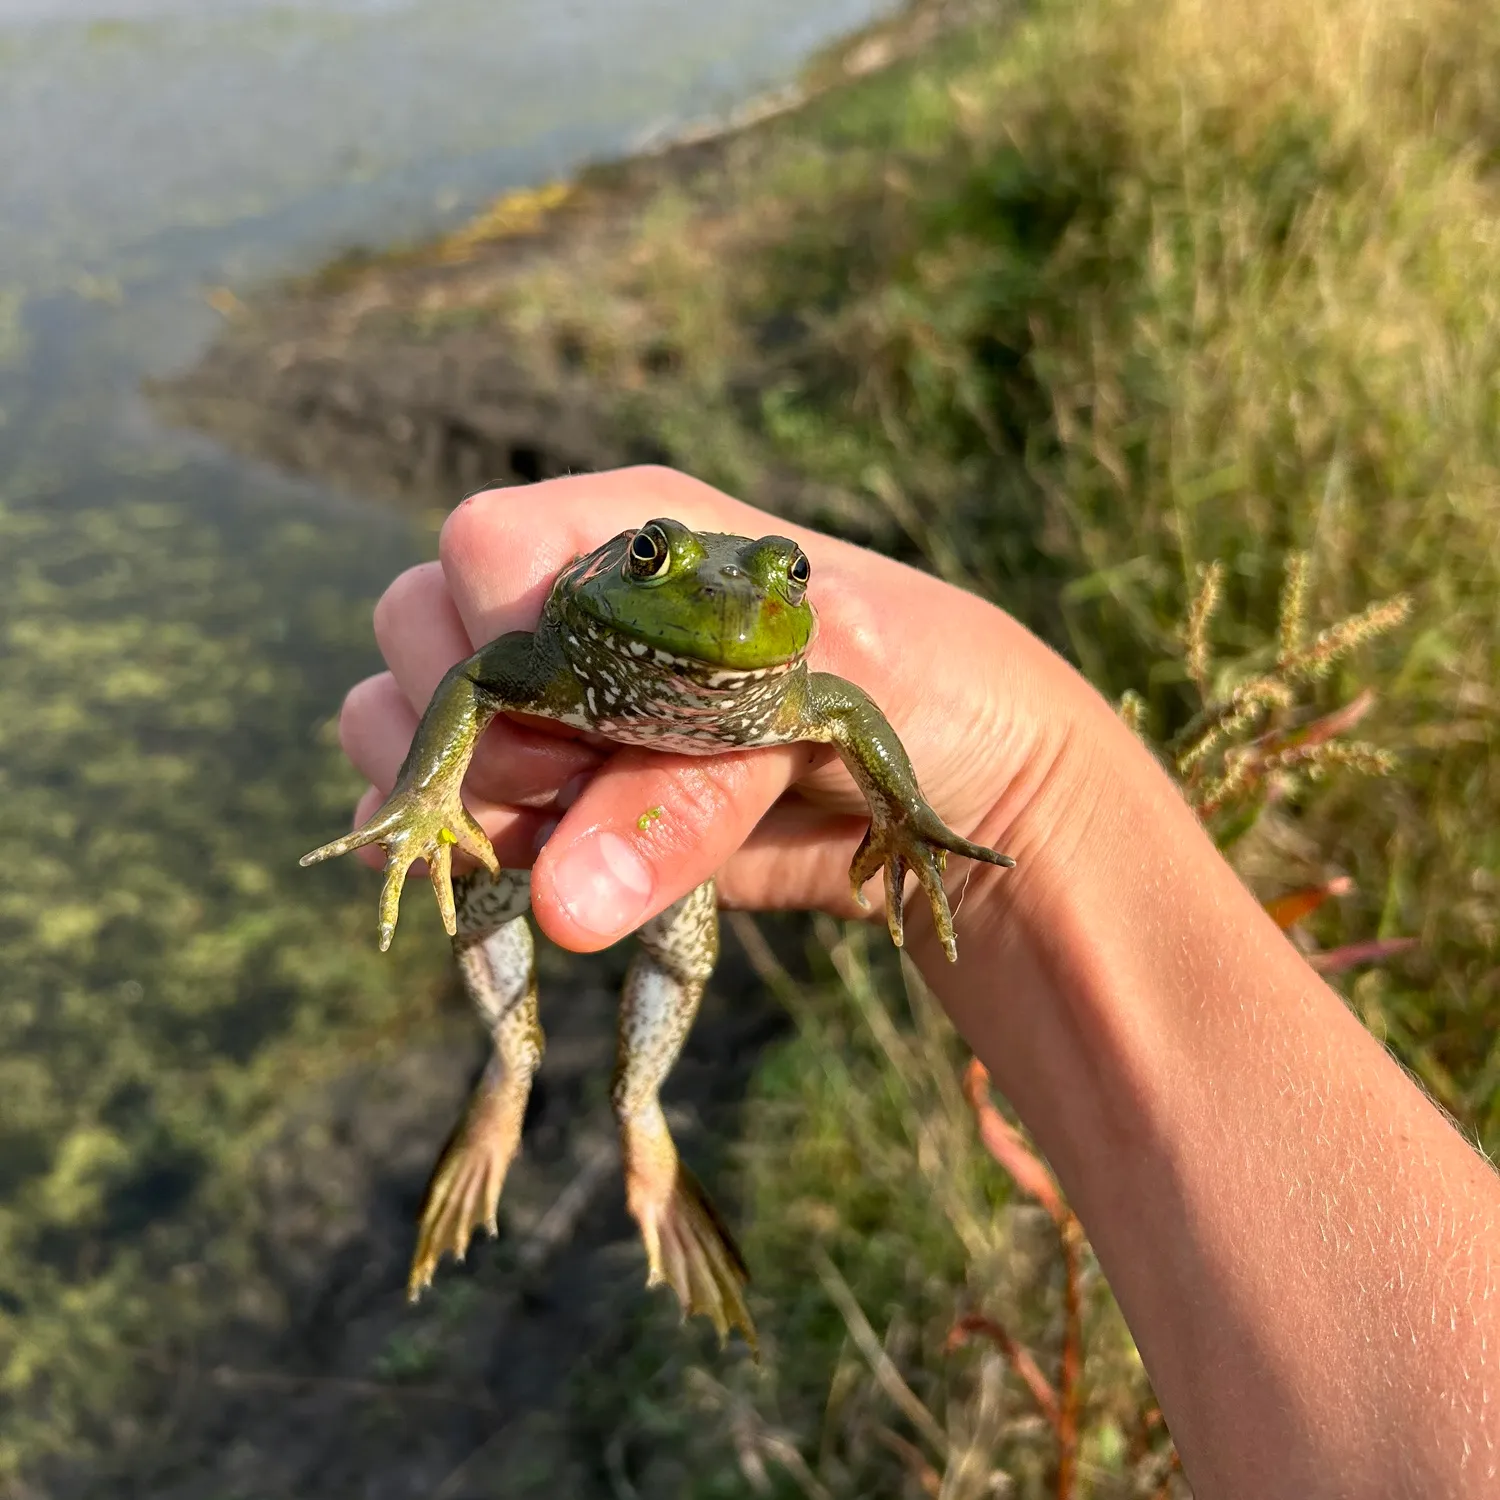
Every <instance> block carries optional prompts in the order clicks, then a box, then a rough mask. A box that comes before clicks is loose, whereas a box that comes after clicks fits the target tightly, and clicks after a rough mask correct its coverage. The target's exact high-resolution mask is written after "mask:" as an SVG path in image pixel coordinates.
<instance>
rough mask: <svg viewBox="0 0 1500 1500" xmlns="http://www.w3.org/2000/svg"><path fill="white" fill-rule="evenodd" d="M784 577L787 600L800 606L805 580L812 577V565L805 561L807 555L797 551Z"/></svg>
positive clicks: (805, 588) (805, 587)
mask: <svg viewBox="0 0 1500 1500" xmlns="http://www.w3.org/2000/svg"><path fill="white" fill-rule="evenodd" d="M786 577H787V591H786V596H787V598H788V600H790V601H791V603H793V604H800V603H801V602H802V596H803V595H804V594H805V593H806V592H807V580H808V579H809V578H811V577H812V564H811V563H810V562H808V560H807V553H805V552H803V551H801V550H800V549H799V550H798V552H797V555H796V556H795V557H794V558H793V559H792V561H791V566H790V567H788V568H787V570H786Z"/></svg>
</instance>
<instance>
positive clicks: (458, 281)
mask: <svg viewBox="0 0 1500 1500" xmlns="http://www.w3.org/2000/svg"><path fill="white" fill-rule="evenodd" d="M983 9H984V6H983V4H982V0H910V3H909V4H908V5H907V6H906V7H904V8H903V9H902V10H900V11H898V12H897V13H896V14H895V15H894V16H892V17H890V18H888V19H887V20H885V21H882V22H878V23H876V24H875V25H873V26H870V27H867V28H865V29H863V30H861V31H858V32H855V33H853V34H852V35H850V36H848V37H845V38H843V39H842V40H840V41H839V42H836V43H834V44H833V45H832V46H829V47H827V48H825V49H823V50H822V51H820V52H819V53H816V54H815V55H814V56H813V58H812V59H810V60H809V61H808V62H807V63H806V64H805V65H804V66H803V68H802V70H801V71H800V73H799V75H798V76H797V78H795V79H794V80H793V81H792V82H790V83H789V84H786V85H783V86H782V87H780V88H778V89H775V90H772V91H771V92H769V93H767V94H762V95H759V96H756V97H754V98H752V99H750V100H749V101H747V102H746V103H744V104H742V105H740V106H739V107H737V108H736V109H735V110H733V111H732V112H731V113H730V114H729V115H727V116H725V117H723V118H721V119H718V120H709V121H699V122H695V123H690V124H689V125H687V126H686V127H684V128H683V129H682V130H680V131H676V132H674V133H673V134H672V135H671V136H670V137H668V138H665V139H660V140H651V139H650V138H648V139H647V140H646V141H645V142H644V143H642V144H641V145H640V146H638V147H637V148H636V149H634V150H632V151H631V152H630V153H629V154H626V155H623V156H621V157H618V158H614V159H610V160H604V161H599V162H593V163H588V164H585V165H584V166H583V167H581V168H580V169H579V170H578V171H577V172H576V173H574V174H573V175H572V176H571V177H569V178H566V179H562V180H558V181H554V182H549V183H542V184H537V185H533V186H528V187H522V188H518V189H514V190H511V191H509V192H506V193H504V194H502V195H501V196H500V197H499V198H497V199H496V200H495V201H494V202H493V203H491V204H490V205H489V206H488V207H487V208H486V209H484V210H482V211H481V212H480V214H478V215H477V216H476V217H475V218H474V219H473V220H471V221H470V222H469V223H468V224H466V225H464V226H462V227H461V228H460V229H458V230H457V231H455V232H453V233H450V234H447V235H441V236H437V237H435V238H433V239H430V240H427V241H425V242H419V243H416V244H413V245H399V244H398V245H395V246H393V247H390V248H387V249H384V250H380V251H375V252H371V251H366V250H362V249H360V250H353V251H350V252H347V253H345V254H344V255H342V256H339V257H336V258H335V259H333V260H332V261H330V262H328V263H326V264H325V265H323V266H322V267H320V268H319V269H317V270H315V271H314V272H312V273H311V274H309V275H306V276H303V277H297V278H292V279H290V280H287V281H284V282H283V283H281V284H280V285H277V286H272V287H271V288H268V289H266V290H264V291H262V292H259V293H256V294H254V295H252V296H251V297H250V298H249V299H248V300H246V301H242V300H241V299H240V298H239V297H238V296H236V294H235V293H233V292H232V291H230V290H229V289H228V288H213V289H209V290H208V291H207V293H206V296H207V299H208V301H209V302H210V305H212V306H213V307H214V308H215V310H216V311H218V312H219V313H220V314H221V316H223V317H224V319H225V327H224V329H223V331H222V333H221V334H220V335H219V336H218V337H217V338H216V339H215V341H214V342H213V343H212V344H211V345H210V346H209V348H208V350H207V351H206V353H205V354H204V355H203V356H202V358H201V359H200V360H199V361H198V362H197V363H196V364H195V365H194V366H192V367H191V368H189V369H188V370H186V371H184V372H182V373H180V374H177V375H174V376H171V377H168V378H166V379H163V380H159V381H154V382H152V383H150V385H149V386H148V387H147V393H148V396H149V398H150V399H151V401H152V403H153V405H154V406H155V407H156V409H157V410H158V412H159V413H160V414H161V415H162V416H163V417H164V418H165V419H166V420H168V421H170V422H173V423H175V424H177V425H181V426H184V427H188V428H191V429H194V430H197V431H199V432H202V433H205V434H207V435H208V436H210V437H212V438H214V439H216V440H217V441H219V442H220V443H222V444H223V445H224V446H225V447H227V448H228V449H230V450H231V451H232V452H234V453H237V454H239V455H240V456H242V457H245V458H248V459H251V460H253V461H257V462H269V463H271V464H273V465H275V466H277V467H279V468H282V469H285V470H288V471H290V472H292V473H294V474H299V475H302V476H305V477H309V478H312V479H316V480H320V481H323V482H326V483H331V484H335V485H337V486H339V487H341V488H345V489H348V490H351V491H354V492H356V493H359V494H362V495H368V496H370V497H371V498H378V499H383V500H385V501H387V502H394V503H398V504H402V505H410V506H413V507H416V508H419V509H429V510H442V511H446V510H447V509H448V508H449V507H451V505H452V504H453V503H455V501H456V499H457V498H458V497H459V496H461V495H463V494H467V493H471V492H472V491H474V490H476V489H481V488H486V487H489V486H491V485H508V484H517V483H530V482H534V481H536V480H539V479H545V478H550V477H553V476H556V475H559V474H565V473H574V472H578V471H581V470H600V469H610V468H616V467H620V466H622V465H628V464H633V463H674V462H675V463H679V464H681V463H684V462H688V463H690V462H691V455H689V454H685V453H681V452H677V451H674V447H673V446H672V445H671V444H669V443H664V442H663V441H662V439H661V436H660V434H659V433H658V432H656V431H654V430H652V427H653V425H654V424H651V423H649V422H645V423H643V422H642V421H641V420H639V416H638V414H637V413H633V412H632V410H631V408H632V407H637V408H638V407H639V405H640V400H639V398H640V397H641V395H642V394H643V393H642V391H641V390H635V391H622V390H621V389H619V388H618V386H617V385H615V384H614V383H613V382H612V381H609V380H601V379H599V378H597V377H596V376H594V375H593V374H591V373H590V371H589V370H588V369H587V368H586V364H585V361H584V360H583V359H582V358H580V357H579V355H578V352H577V351H576V350H574V349H571V348H569V347H567V346H566V345H565V344H564V345H563V346H562V347H558V346H557V345H556V343H555V341H553V342H551V344H550V346H549V341H548V340H547V338H546V336H545V334H541V335H537V334H534V333H531V332H529V331H528V330H526V329H525V328H524V327H519V326H517V324H516V322H515V321H513V320H512V321H510V322H508V323H505V324H500V325H497V324H496V323H494V322H489V323H488V324H487V325H486V323H485V320H484V319H482V318H479V317H476V318H475V319H474V320H473V322H472V323H469V324H467V325H466V323H465V320H464V318H463V317H462V309H463V308H465V307H466V306H472V307H476V308H477V307H480V306H483V305H487V304H491V303H493V302H495V301H496V300H498V299H500V298H503V296H504V294H505V292H506V290H507V288H508V287H510V286H512V285H514V284H515V283H517V282H518V281H519V280H520V278H522V277H523V276H525V275H526V274H527V273H529V272H533V271H535V270H536V268H537V267H538V266H542V265H546V266H554V267H558V266H561V267H566V268H567V274H568V275H569V276H570V277H571V278H572V279H574V280H575V281H577V282H580V283H587V282H589V281H590V280H591V279H593V278H592V272H591V267H595V266H602V265H603V264H605V263H606V262H608V261H609V260H610V259H611V258H613V257H618V256H620V255H622V254H627V253H628V252H629V245H630V241H631V238H632V235H633V234H634V232H635V231H636V229H637V228H638V226H639V224H640V223H641V221H642V219H643V218H644V217H646V216H647V215H648V214H649V213H650V212H651V210H652V207H653V205H654V204H656V203H658V202H660V201H661V200H663V199H665V198H667V197H670V196H683V197H687V198H689V199H691V200H693V201H694V203H695V204H696V205H697V207H698V209H699V210H700V211H704V210H706V211H707V212H709V213H712V212H713V203H712V201H711V200H712V199H714V198H724V199H725V200H726V201H728V200H730V199H732V195H733V183H734V180H735V179H736V178H737V177H739V176H740V175H742V174H743V173H744V172H746V171H747V170H751V169H752V167H753V161H754V158H755V157H756V156H757V155H758V152H759V148H760V147H761V146H762V145H763V144H764V143H765V142H766V140H767V139H768V137H769V136H770V135H772V134H773V133H774V132H777V131H784V130H786V129H788V128H789V127H790V128H793V129H794V128H795V125H796V120H797V116H798V115H799V114H800V113H801V112H803V111H804V110H806V109H807V107H808V106H809V105H810V104H812V103H814V102H815V101H817V100H819V99H821V98H823V97H824V96H825V95H828V94H830V93H833V92H835V91H838V90H840V89H845V88H849V87H851V86H856V85H858V84H859V83H860V82H862V81H863V80H865V79H868V78H870V77H871V76H872V75H876V74H879V73H881V72H884V71H885V70H887V69H889V68H892V67H893V66H895V65H897V64H899V63H902V62H905V61H908V60H910V59H912V58H914V57H916V56H918V55H919V54H920V53H921V52H922V51H923V50H924V49H925V48H927V47H929V46H930V45H931V43H932V42H933V41H934V39H935V38H937V37H939V36H940V35H942V34H943V33H945V32H948V31H950V30H953V29H955V28H957V27H959V26H961V25H963V24H964V23H965V22H967V21H970V20H972V19H973V18H974V16H975V15H977V14H978V13H980V12H981V10H983ZM434 310H441V312H442V313H443V314H445V315H446V316H445V317H444V318H443V319H442V320H441V321H442V322H443V324H444V326H443V327H442V328H441V331H439V332H436V333H426V332H423V331H422V322H423V315H424V313H427V312H432V311H434ZM455 310H458V315H456V316H455V315H454V313H455ZM643 364H644V368H643V370H642V376H643V381H644V384H646V385H647V386H650V385H652V384H659V385H661V386H662V387H664V388H665V387H669V386H670V383H671V382H670V375H671V371H670V369H669V368H667V366H669V365H670V359H664V360H663V361H662V362H661V366H660V367H658V368H653V367H652V360H651V358H650V356H649V354H648V356H647V358H646V359H645V360H644V361H643ZM746 373H747V375H749V374H750V373H751V372H746ZM663 395H664V398H665V399H668V400H670V399H671V396H670V392H669V391H665V390H664V392H663ZM759 478H760V484H759V486H758V488H757V499H758V503H761V504H763V505H765V506H766V507H767V508H769V509H771V510H776V511H780V512H782V513H785V514H788V515H791V516H794V517H796V518H798V519H802V520H807V521H810V522H815V523H820V524H822V525H824V526H827V527H832V528H833V529H836V530H838V531H840V532H842V533H843V534H845V535H849V536H851V537H854V538H855V539H858V540H863V541H867V542H879V541H881V540H885V541H887V542H889V541H890V540H891V539H892V538H891V537H890V535H889V527H888V526H885V525H884V524H883V518H881V517H878V516H872V515H870V514H869V513H868V511H867V510H865V509H864V508H862V507H859V506H856V505H853V504H851V503H849V501H848V500H847V499H846V498H845V497H842V496H839V495H835V494H831V493H829V492H828V491H827V490H826V488H824V487H821V486H818V485H816V484H815V483H813V482H811V481H809V480H808V479H807V478H806V477H805V476H802V475H798V474H795V473H792V472H788V471H785V470H784V469H778V468H777V467H775V466H772V467H771V468H770V469H769V470H768V471H767V472H766V473H764V474H762V475H761V476H759Z"/></svg>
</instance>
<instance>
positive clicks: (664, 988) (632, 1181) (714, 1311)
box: [611, 881, 755, 1348]
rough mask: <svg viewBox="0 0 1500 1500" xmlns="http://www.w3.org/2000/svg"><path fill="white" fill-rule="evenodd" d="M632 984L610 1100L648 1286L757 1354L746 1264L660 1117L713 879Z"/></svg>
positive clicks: (662, 927) (696, 974) (689, 1012)
mask: <svg viewBox="0 0 1500 1500" xmlns="http://www.w3.org/2000/svg"><path fill="white" fill-rule="evenodd" d="M637 937H638V939H639V941H640V945H641V946H640V951H639V952H638V953H637V954H636V957H635V959H634V961H633V962H632V963H631V966H630V971H629V973H628V974H627V975H626V978H625V995H624V1001H623V1004H622V1005H621V1007H620V1039H619V1056H618V1060H617V1062H616V1065H615V1081H614V1089H613V1092H612V1095H611V1098H612V1100H613V1102H614V1107H615V1115H616V1117H617V1118H618V1120H619V1122H620V1144H621V1151H622V1154H623V1156H624V1161H625V1194H626V1201H627V1202H628V1203H629V1205H630V1212H631V1213H632V1214H633V1215H634V1216H635V1220H636V1223H637V1224H638V1225H639V1226H640V1230H641V1238H642V1239H643V1240H644V1241H645V1245H646V1258H647V1261H648V1262H649V1265H650V1274H649V1275H648V1277H647V1280H646V1285H647V1286H658V1285H660V1284H661V1283H662V1282H664V1281H665V1282H666V1283H667V1284H668V1285H669V1286H670V1287H671V1288H672V1290H673V1291H674V1292H676V1293H677V1297H678V1300H679V1301H680V1302H681V1303H682V1307H683V1311H684V1314H685V1315H686V1314H694V1313H703V1314H705V1315H706V1316H707V1317H709V1318H710V1319H712V1321H713V1325H714V1327H715V1328H716V1329H717V1330H718V1334H719V1339H720V1342H723V1340H724V1339H726V1338H727V1337H728V1336H729V1331H730V1329H731V1328H738V1329H739V1330H740V1331H741V1332H742V1333H743V1334H744V1336H745V1338H746V1340H747V1342H748V1343H749V1344H750V1346H751V1347H752V1348H754V1347H755V1327H754V1324H753V1323H752V1322H751V1321H750V1312H749V1309H748V1308H747V1307H746V1306H745V1296H744V1286H745V1283H746V1281H747V1280H748V1279H749V1278H748V1273H747V1271H746V1269H745V1262H744V1259H743V1257H742V1256H741V1255H740V1252H739V1250H738V1248H737V1247H736V1246H735V1243H734V1240H733V1238H732V1237H731V1235H730V1233H729V1231H728V1229H727V1228H726V1227H725V1226H724V1222H723V1220H721V1219H720V1218H719V1215H718V1213H717V1212H716V1211H715V1209H714V1207H713V1205H712V1204H711V1203H710V1202H709V1200H708V1198H707V1196H706V1195H705V1194H704V1191H703V1189H702V1188H701V1187H700V1186H699V1185H698V1182H697V1180H696V1179H695V1178H694V1177H693V1175H692V1173H691V1172H689V1171H688V1169H687V1168H686V1167H685V1166H683V1164H682V1161H681V1160H680V1158H679V1157H678V1155H677V1147H676V1145H675V1144H674V1143H673V1141H672V1135H671V1132H670V1131H669V1130H668V1129H667V1121H666V1117H665V1115H663V1113H662V1108H661V1099H660V1097H659V1096H660V1090H661V1086H662V1083H663V1082H664V1081H665V1079H666V1076H667V1074H668V1073H670V1072H671V1070H672V1065H673V1063H675V1062H676V1061H677V1056H678V1053H680V1052H681V1051H682V1044H683V1042H684V1040H685V1039H686V1037H687V1034H688V1030H689V1028H690V1027H691V1026H692V1024H693V1018H694V1016H695V1015H696V1014H697V1012H698V1002H699V1000H700V999H701V998H702V995H703V987H704V985H705V984H706V983H707V982H708V976H709V975H710V974H711V973H712V972H713V967H714V961H715V959H716V958H717V957H718V954H719V914H718V910H717V908H716V905H715V895H714V885H713V882H712V881H707V882H705V883H704V884H703V885H700V886H699V887H698V888H697V890H695V891H692V892H690V893H689V894H688V895H686V896H684V897H683V898H682V899H681V900H680V901H678V902H676V903H675V904H674V905H672V906H670V907H668V908H667V910H666V911H664V912H663V913H662V914H661V915H660V916H659V917H656V918H654V919H653V920H652V921H650V922H648V923H647V924H646V925H645V926H644V927H642V928H641V930H640V932H639V933H637Z"/></svg>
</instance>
